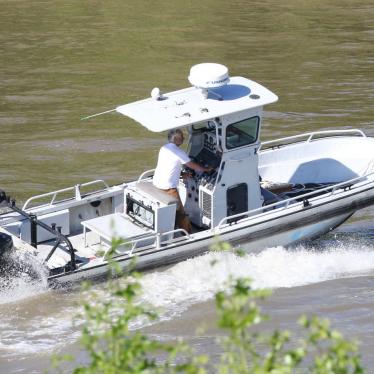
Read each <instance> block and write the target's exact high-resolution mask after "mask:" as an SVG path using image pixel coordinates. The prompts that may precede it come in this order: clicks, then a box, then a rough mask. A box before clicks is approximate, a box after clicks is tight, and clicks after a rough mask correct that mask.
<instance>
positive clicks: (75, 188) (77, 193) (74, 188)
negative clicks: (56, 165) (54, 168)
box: [22, 179, 109, 210]
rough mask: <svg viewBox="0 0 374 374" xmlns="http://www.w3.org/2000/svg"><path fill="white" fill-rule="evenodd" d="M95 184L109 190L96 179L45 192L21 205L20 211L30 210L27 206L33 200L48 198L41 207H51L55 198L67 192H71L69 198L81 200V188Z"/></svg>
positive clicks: (106, 185)
mask: <svg viewBox="0 0 374 374" xmlns="http://www.w3.org/2000/svg"><path fill="white" fill-rule="evenodd" d="M95 184H102V185H104V189H106V188H109V185H108V184H107V183H106V182H105V181H104V180H102V179H97V180H94V181H90V182H86V183H82V184H76V185H75V186H72V187H67V188H62V189H61V190H56V191H52V192H47V193H44V194H41V195H35V196H32V197H30V198H29V199H28V200H27V201H26V202H25V203H24V204H23V207H22V210H26V209H28V208H30V207H29V205H30V203H31V202H35V200H41V199H46V198H48V197H50V200H49V202H45V203H44V204H42V205H43V206H48V205H52V204H53V203H55V202H56V199H57V196H59V195H60V196H61V195H62V194H64V193H67V192H73V194H72V196H71V197H72V198H74V199H75V200H81V199H82V191H81V188H83V187H88V186H92V185H95ZM102 190H103V189H97V190H94V191H91V192H90V193H94V192H99V191H102ZM59 201H61V200H59Z"/></svg>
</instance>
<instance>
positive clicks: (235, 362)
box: [74, 242, 364, 374]
mask: <svg viewBox="0 0 374 374" xmlns="http://www.w3.org/2000/svg"><path fill="white" fill-rule="evenodd" d="M115 245H118V242H117V243H116V244H115ZM222 248H224V249H228V245H227V244H218V245H216V246H215V249H216V250H217V249H219V250H220V249H222ZM212 266H213V265H212ZM106 288H107V292H108V295H110V297H109V298H108V300H106V301H104V302H103V301H101V300H98V298H97V297H96V296H95V295H93V298H92V300H90V302H86V303H85V304H84V311H83V317H84V319H85V321H86V323H85V325H84V328H83V331H82V338H81V344H82V346H83V348H84V349H85V350H86V351H87V353H88V355H89V363H88V365H86V366H77V367H76V368H75V369H74V373H76V374H83V373H85V374H86V373H87V374H91V373H95V374H97V373H105V374H116V373H191V374H192V373H194V374H195V373H197V374H203V373H211V372H214V373H220V374H229V373H230V374H231V373H233V374H245V373H255V374H262V373H273V374H286V373H294V372H301V373H303V372H305V373H316V374H329V373H336V374H348V373H363V372H364V370H363V368H362V365H361V359H360V355H359V353H358V350H357V344H356V343H355V342H353V341H349V340H346V339H344V338H343V336H342V335H341V334H340V333H339V332H338V331H335V330H333V329H331V328H330V325H329V323H328V321H327V320H323V319H320V318H317V317H315V316H314V317H311V318H309V317H306V316H303V317H301V318H300V320H299V324H300V326H301V327H302V329H303V330H304V331H305V334H304V338H303V339H302V340H301V341H297V342H295V341H293V340H292V337H291V335H290V333H289V332H287V331H278V330H276V331H273V332H272V333H270V334H266V333H264V332H258V331H261V330H260V329H259V327H261V326H262V325H261V323H263V322H264V321H265V320H267V319H268V317H267V316H265V315H263V314H262V312H261V310H260V307H259V305H258V303H257V300H259V299H263V298H264V297H266V296H268V295H269V292H268V291H264V290H253V289H252V288H251V284H250V280H248V279H243V278H239V279H233V278H231V279H230V281H229V283H228V285H227V288H226V290H223V291H220V292H218V293H217V294H216V296H215V301H216V309H217V323H218V326H219V328H221V329H222V330H223V331H224V332H225V334H224V337H222V338H221V339H219V344H220V345H221V347H222V351H223V353H222V355H221V359H220V361H219V362H212V361H211V360H210V358H209V357H207V356H205V355H197V354H196V353H195V352H194V351H193V350H192V348H191V347H189V346H188V345H187V344H186V343H184V342H183V341H172V342H167V343H165V342H161V341H158V340H155V339H152V338H151V337H149V336H147V335H146V334H143V333H142V331H141V330H140V329H134V328H133V324H134V323H137V322H138V323H139V322H141V323H144V322H145V321H147V320H148V321H152V320H155V319H156V318H157V315H156V313H155V312H153V311H152V310H151V307H150V306H145V305H142V304H140V303H139V302H138V301H137V300H138V297H139V295H140V293H141V286H140V282H139V275H138V274H136V273H135V272H131V274H128V275H127V280H126V282H125V285H123V282H120V281H119V280H118V279H117V280H114V281H112V282H110V283H108V285H107V286H106ZM254 327H255V329H254ZM256 331H257V332H256Z"/></svg>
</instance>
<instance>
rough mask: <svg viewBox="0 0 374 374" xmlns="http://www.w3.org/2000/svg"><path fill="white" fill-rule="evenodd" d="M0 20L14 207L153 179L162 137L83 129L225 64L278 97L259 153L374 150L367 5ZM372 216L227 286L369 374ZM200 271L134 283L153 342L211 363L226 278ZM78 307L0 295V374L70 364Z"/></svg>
mask: <svg viewBox="0 0 374 374" xmlns="http://www.w3.org/2000/svg"><path fill="white" fill-rule="evenodd" d="M0 5H1V6H0V17H1V21H0V141H1V148H0V149H1V153H0V185H1V187H2V188H4V189H5V190H7V191H8V192H10V193H11V194H12V196H14V197H16V198H17V200H18V201H19V202H22V201H24V200H25V199H26V198H27V197H30V196H32V195H34V194H38V193H42V192H48V191H50V190H54V189H58V188H63V187H67V186H71V185H74V184H76V183H80V182H86V181H89V180H92V179H98V178H99V179H105V180H106V181H107V182H108V183H109V184H115V183H120V182H122V181H123V180H129V179H131V178H133V177H135V176H137V175H138V174H139V173H140V172H141V171H143V170H145V169H149V168H152V167H153V165H154V163H155V159H156V154H157V150H158V148H159V146H160V144H162V142H163V138H164V135H163V134H152V133H149V132H147V131H145V130H144V129H142V128H141V127H140V126H138V125H136V124H135V123H133V122H132V121H131V120H129V119H126V118H123V117H121V116H119V115H116V114H108V115H106V116H102V117H98V118H96V119H93V120H90V121H81V120H80V118H81V117H83V116H86V115H89V114H92V113H97V112H101V111H105V110H108V109H112V108H114V107H115V106H117V105H119V104H123V103H126V102H129V101H133V100H136V99H140V98H143V97H147V96H149V94H150V91H151V89H152V88H153V87H155V86H158V87H160V88H161V89H162V90H164V91H168V90H174V89H179V88H182V87H186V86H188V85H189V83H188V81H187V76H188V72H189V68H190V67H191V66H192V65H193V64H196V63H200V62H219V63H223V64H225V65H227V66H228V67H229V70H230V74H231V75H243V76H246V77H249V78H251V79H253V80H255V81H258V82H260V83H262V84H263V85H265V86H266V87H268V88H270V89H271V90H273V91H274V92H275V93H276V94H277V95H278V96H279V98H280V100H279V102H278V103H276V104H273V105H271V106H269V107H267V108H265V109H266V113H265V114H266V116H265V120H264V126H263V129H262V138H263V139H270V138H277V137H282V136H287V135H291V134H297V133H301V132H306V131H315V130H321V129H332V128H361V129H363V130H364V131H365V132H366V133H367V134H369V135H370V134H371V135H374V121H373V119H374V105H373V99H374V28H373V25H374V2H373V1H368V0H367V1H360V0H358V1H341V0H339V1H337V0H333V1H330V2H328V3H327V2H326V1H319V0H316V1H313V2H307V1H295V0H294V1H292V0H287V1H283V2H276V1H271V0H262V1H253V2H246V1H243V0H235V1H231V2H227V1H220V0H218V1H217V0H215V1H212V0H207V1H205V2H201V1H194V0H193V1H187V2H186V1H180V0H174V1H169V0H167V1H162V2H151V1H127V2H124V1H118V0H114V1H107V2H100V1H85V0H83V1H79V2H73V1H69V0H68V1H60V0H54V1H50V2H44V1H32V2H30V1H24V0H12V1H1V2H0ZM347 152H349V150H347ZM373 216H374V211H373V209H368V210H366V211H365V212H362V213H360V214H358V215H356V216H355V217H356V218H354V219H352V220H351V221H350V222H348V223H347V224H346V225H344V226H343V227H342V228H341V229H340V230H339V232H338V234H337V235H336V236H334V235H332V236H330V237H326V238H324V239H323V240H321V241H320V243H319V245H322V246H324V247H325V249H326V251H325V253H322V252H313V251H312V252H311V251H307V250H306V249H305V248H300V249H299V250H298V251H294V252H287V251H285V250H284V249H282V248H271V249H268V250H266V251H264V253H263V254H262V255H261V256H260V257H255V256H248V257H247V258H245V259H243V262H235V264H232V270H233V272H235V273H239V274H244V275H248V276H251V277H252V278H253V279H254V281H255V282H257V284H258V286H261V287H270V288H273V289H274V290H275V292H274V294H273V296H272V297H271V298H270V299H269V300H268V301H267V302H266V303H265V305H264V308H265V310H266V311H267V312H268V313H269V314H271V315H272V316H273V323H274V326H280V327H286V328H288V329H291V330H293V329H294V328H295V327H294V320H295V319H296V316H297V315H299V314H301V313H303V312H309V313H318V314H320V315H323V316H325V317H328V318H330V319H331V320H332V322H333V324H334V326H336V327H338V328H340V329H341V330H342V331H343V333H345V334H347V335H349V336H354V337H357V338H358V339H359V340H361V341H362V342H363V344H362V352H363V357H364V363H365V364H366V366H367V367H368V372H370V371H371V370H372V369H373V368H374V359H373V358H372V354H371V352H373V351H374V331H373V326H374V324H373V322H374V312H373V304H374V293H373V292H374V291H373V286H374V278H373V275H374V241H373V240H374V231H373V230H374V223H373ZM316 246H317V244H316ZM226 260H227V259H226ZM227 261H233V259H230V258H229V259H228V260H227ZM208 262H209V259H208V258H204V257H202V258H198V259H194V260H192V261H190V262H186V263H182V264H179V265H177V266H176V267H173V268H171V269H167V270H162V271H158V272H154V273H150V274H146V275H145V279H144V282H145V287H146V290H147V291H146V294H145V296H144V297H145V299H146V300H147V301H153V302H156V303H159V307H160V308H162V309H163V310H164V312H163V322H159V323H157V324H155V325H154V326H152V327H150V328H149V331H150V332H152V333H154V334H156V335H161V336H166V337H168V336H184V337H186V338H187V339H189V340H190V341H191V342H192V344H193V345H194V346H195V347H196V348H197V349H198V350H199V351H201V352H208V353H212V354H214V355H218V354H219V349H218V347H217V346H216V345H215V343H214V341H215V335H216V334H217V331H216V330H215V329H214V327H213V326H209V328H208V333H207V334H205V335H203V336H201V335H200V336H196V334H195V329H194V326H196V327H197V326H199V325H200V323H204V322H207V321H210V320H211V319H212V317H213V315H214V307H213V303H212V295H213V294H214V291H215V290H217V287H218V284H219V283H220V281H221V279H222V277H223V276H222V273H223V270H222V269H221V271H220V270H219V269H216V270H212V271H211V272H210V277H209V278H207V277H206V276H204V274H205V273H206V267H207V266H208V265H207V264H208ZM191 269H194V270H195V271H194V270H191ZM196 269H199V270H200V272H196ZM193 271H194V272H193ZM192 272H193V274H194V279H195V281H194V282H192V283H191V274H192ZM200 274H201V275H200ZM98 287H99V288H100V286H98ZM155 295H157V297H155ZM82 297H83V295H82V293H80V292H73V293H63V292H60V293H56V292H53V291H47V290H46V289H45V287H44V286H43V285H40V284H39V285H29V284H26V283H25V282H24V280H23V279H22V278H19V279H16V280H14V284H13V288H12V289H11V290H8V291H7V290H5V291H2V292H0V322H1V326H2V328H1V331H0V372H7V373H10V372H14V373H15V372H18V373H19V372H24V373H31V372H35V373H37V372H42V371H43V370H44V369H45V368H46V367H48V366H49V362H50V361H49V360H50V356H51V355H52V354H53V353H58V352H66V351H72V352H77V351H78V352H79V347H78V344H77V343H76V341H77V338H78V336H79V326H78V327H72V325H71V317H72V316H73V315H74V314H75V313H76V312H77V310H78V308H77V306H76V303H77V302H79V300H80V299H81V298H82ZM79 357H81V359H82V360H84V355H82V354H81V353H80V354H79Z"/></svg>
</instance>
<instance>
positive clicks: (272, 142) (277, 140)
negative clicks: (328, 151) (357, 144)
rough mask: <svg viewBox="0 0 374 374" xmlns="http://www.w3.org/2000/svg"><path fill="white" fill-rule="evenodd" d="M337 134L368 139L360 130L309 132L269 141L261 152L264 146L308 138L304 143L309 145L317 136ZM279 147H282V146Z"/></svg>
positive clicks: (263, 144) (264, 143) (264, 144)
mask: <svg viewBox="0 0 374 374" xmlns="http://www.w3.org/2000/svg"><path fill="white" fill-rule="evenodd" d="M336 134H358V135H360V136H362V137H364V138H366V137H367V136H366V135H365V133H364V132H363V131H361V130H359V129H347V130H325V131H315V132H307V133H305V134H299V135H293V136H287V137H285V138H280V139H275V140H269V141H266V142H263V143H262V144H261V145H260V148H259V151H260V150H261V149H262V147H263V146H268V145H269V144H276V143H280V142H284V141H288V140H295V142H290V143H287V144H285V145H290V144H293V143H297V142H298V139H300V138H305V137H307V139H306V140H305V141H304V142H305V143H309V142H311V141H312V140H313V138H314V137H315V136H317V135H326V138H327V137H329V136H335V135H336ZM352 136H353V135H352ZM279 146H281V144H280V145H279Z"/></svg>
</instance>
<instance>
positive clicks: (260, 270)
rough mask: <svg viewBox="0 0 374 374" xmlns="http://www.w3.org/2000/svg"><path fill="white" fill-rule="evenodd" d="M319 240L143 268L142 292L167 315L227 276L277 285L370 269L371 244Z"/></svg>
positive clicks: (373, 262)
mask: <svg viewBox="0 0 374 374" xmlns="http://www.w3.org/2000/svg"><path fill="white" fill-rule="evenodd" d="M324 246H325V248H324V249H323V250H321V248H320V247H318V249H316V247H313V248H307V247H304V246H300V247H298V248H294V249H292V250H290V249H285V248H283V247H275V248H268V249H266V250H264V251H262V252H260V253H258V254H248V255H245V256H244V257H238V256H237V255H235V254H234V253H231V252H226V253H214V252H211V253H207V254H205V255H204V256H201V257H198V258H193V259H190V260H187V261H184V262H181V263H179V264H177V265H175V266H173V267H171V268H169V269H167V270H165V271H163V272H155V273H151V274H147V275H146V276H145V277H144V278H143V280H142V285H143V289H144V295H143V298H144V300H145V301H146V302H148V303H151V304H153V305H155V306H156V307H158V308H159V309H160V310H163V311H164V313H163V318H166V319H167V318H173V316H175V315H177V314H180V313H181V312H183V311H184V310H186V309H187V308H188V307H189V306H191V305H192V304H195V303H199V302H204V301H207V300H209V299H212V298H213V297H214V295H215V293H216V292H218V291H219V290H221V289H224V288H225V287H226V286H227V282H228V281H229V279H230V277H234V278H238V277H246V278H250V279H251V280H252V287H253V288H255V289H264V288H266V289H276V288H282V287H299V286H306V285H309V284H315V283H319V282H324V281H328V280H333V279H339V278H347V277H357V276H363V275H368V274H373V273H374V247H373V246H372V245H371V246H368V245H357V244H352V245H349V246H347V245H346V244H343V243H336V242H333V243H330V245H328V244H326V243H324ZM213 263H214V265H212V264H213Z"/></svg>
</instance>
